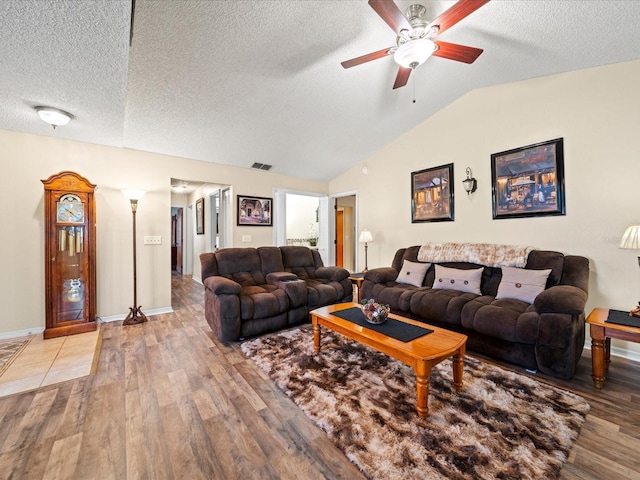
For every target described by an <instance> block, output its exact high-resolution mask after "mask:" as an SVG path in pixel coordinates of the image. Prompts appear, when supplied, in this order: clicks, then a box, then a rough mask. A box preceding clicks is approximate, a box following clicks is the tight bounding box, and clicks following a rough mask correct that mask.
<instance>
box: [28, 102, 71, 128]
mask: <svg viewBox="0 0 640 480" xmlns="http://www.w3.org/2000/svg"><path fill="white" fill-rule="evenodd" d="M34 109H35V111H36V112H38V115H39V116H40V118H41V119H42V120H43V121H45V122H47V123H48V124H49V125H51V126H52V127H53V128H54V129H55V128H56V127H59V126H64V125H66V124H67V123H69V122H70V121H71V120H72V119H73V115H71V114H70V113H69V112H65V111H64V110H60V109H59V108H53V107H42V106H38V107H34Z"/></svg>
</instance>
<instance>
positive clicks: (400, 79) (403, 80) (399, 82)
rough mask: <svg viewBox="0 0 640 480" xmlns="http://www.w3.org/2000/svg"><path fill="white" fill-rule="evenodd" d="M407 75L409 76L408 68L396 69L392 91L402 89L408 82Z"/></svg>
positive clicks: (409, 70)
mask: <svg viewBox="0 0 640 480" xmlns="http://www.w3.org/2000/svg"><path fill="white" fill-rule="evenodd" d="M409 75H411V69H410V68H404V67H400V68H399V69H398V76H397V77H396V81H395V83H394V84H393V89H394V90H395V89H396V88H400V87H404V86H405V85H406V84H407V82H408V81H409Z"/></svg>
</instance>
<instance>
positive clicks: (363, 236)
mask: <svg viewBox="0 0 640 480" xmlns="http://www.w3.org/2000/svg"><path fill="white" fill-rule="evenodd" d="M358 241H359V242H360V243H364V270H363V271H362V273H365V272H366V271H367V270H369V267H368V265H367V248H368V245H367V244H368V243H369V242H373V235H371V232H370V231H369V230H362V231H361V232H360V238H359V239H358Z"/></svg>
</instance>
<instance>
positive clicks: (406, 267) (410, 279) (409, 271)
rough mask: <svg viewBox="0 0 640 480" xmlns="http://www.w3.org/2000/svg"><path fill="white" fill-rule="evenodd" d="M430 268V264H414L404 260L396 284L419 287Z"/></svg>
mask: <svg viewBox="0 0 640 480" xmlns="http://www.w3.org/2000/svg"><path fill="white" fill-rule="evenodd" d="M430 266H431V264H430V263H416V262H410V261H409V260H405V261H404V262H402V270H400V273H399V274H398V278H396V282H398V283H408V284H409V285H415V286H416V287H421V286H422V282H423V281H424V276H425V275H426V274H427V270H429V267H430Z"/></svg>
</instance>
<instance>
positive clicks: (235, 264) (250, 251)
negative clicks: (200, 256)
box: [215, 248, 267, 287]
mask: <svg viewBox="0 0 640 480" xmlns="http://www.w3.org/2000/svg"><path fill="white" fill-rule="evenodd" d="M215 255H216V261H217V264H218V274H219V275H221V276H223V277H226V278H229V279H231V280H233V281H234V282H237V283H239V284H240V285H241V286H242V287H248V286H252V285H263V284H265V283H267V281H266V279H265V277H264V274H263V273H262V265H261V263H260V255H258V251H257V250H256V249H255V248H223V249H222V250H219V251H218V252H216V254H215Z"/></svg>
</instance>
